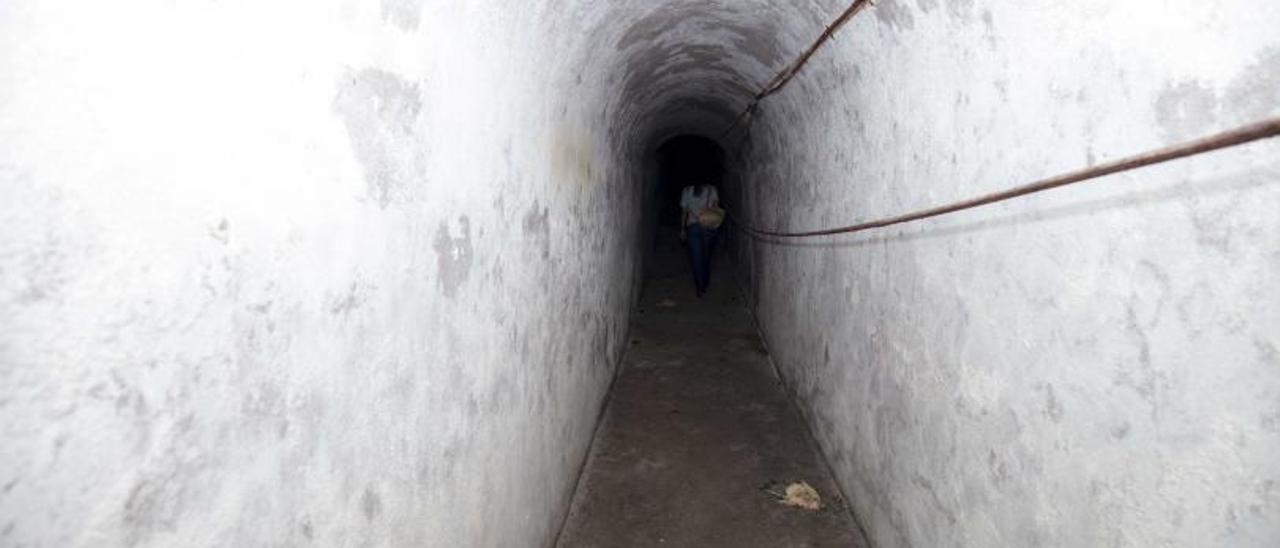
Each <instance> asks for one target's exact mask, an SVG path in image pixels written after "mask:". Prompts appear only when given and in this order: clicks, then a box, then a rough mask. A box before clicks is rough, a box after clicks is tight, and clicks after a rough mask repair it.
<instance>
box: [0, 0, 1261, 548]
mask: <svg viewBox="0 0 1280 548" xmlns="http://www.w3.org/2000/svg"><path fill="white" fill-rule="evenodd" d="M1271 4H1272V3H1268V2H1265V1H1263V0H1236V1H1210V2H1192V1H1190V0H1186V1H1183V0H1179V1H1178V2H1174V3H1167V2H1155V1H1154V0H1143V1H1136V2H1123V3H1115V2H1103V1H1092V0H1091V1H1089V2H1086V3H1083V4H1081V3H1075V4H1061V3H1048V2H1041V3H1022V4H1017V5H1008V4H1002V3H998V2H978V1H976V0H955V1H948V2H939V1H936V0H929V1H926V0H920V1H918V2H915V3H907V2H903V1H898V0H881V1H880V2H877V5H876V7H874V8H872V9H871V10H870V11H868V12H867V13H865V14H863V15H861V16H859V19H858V20H856V21H855V22H854V23H853V24H851V25H850V26H849V27H847V28H846V29H845V30H843V31H841V33H840V35H839V37H838V38H837V39H836V40H835V41H834V42H832V43H831V45H830V46H828V47H827V48H826V49H824V50H823V51H822V52H821V53H819V55H818V56H817V57H816V58H815V60H814V62H813V63H811V64H810V65H809V66H808V67H806V69H805V71H804V72H803V73H802V75H801V77H800V78H799V79H797V80H796V81H795V83H794V84H793V85H792V86H791V87H789V88H787V90H785V91H784V92H783V93H782V94H780V95H778V96H776V97H772V98H770V99H768V101H767V102H766V103H765V105H764V111H763V114H762V117H761V118H760V119H758V120H757V121H756V122H755V123H754V124H753V125H752V126H751V130H750V133H749V134H747V133H744V132H735V133H733V134H731V135H729V136H728V138H727V139H726V141H725V144H726V147H727V148H728V149H729V150H730V151H731V152H733V153H735V154H736V157H737V158H738V160H739V161H738V162H737V163H736V164H733V165H730V166H729V169H730V174H729V179H730V181H734V182H737V181H741V186H734V185H726V186H727V187H730V188H726V189H725V196H726V201H727V203H728V205H729V206H730V207H731V208H732V209H734V211H735V212H736V213H737V214H739V215H741V217H742V219H743V220H745V221H747V222H750V223H753V224H757V225H761V226H770V227H784V228H805V227H811V226H817V225H826V224H830V223H837V222H843V221H847V220H850V219H862V218H866V217H868V216H874V215H879V214H883V213H886V212H892V211H899V210H902V209H907V208H913V207H919V206H923V205H927V204H932V203H936V202H939V201H943V200H948V199H953V198H959V197H965V196H969V195H972V194H974V193H976V192H981V191H985V190H991V189H995V188H999V187H1002V186H1004V185H1006V184H1009V183H1013V182H1018V181H1022V180H1025V179H1028V178H1033V177H1038V176H1042V175H1045V174H1049V173H1054V172H1057V171H1061V170H1064V169H1070V168H1074V167H1077V166H1079V165H1081V164H1083V163H1088V162H1090V161H1095V160H1100V159H1105V158H1107V157H1110V156H1111V155H1113V154H1121V153H1125V152H1129V151H1133V150H1138V149H1142V148H1146V147H1151V146H1156V145H1159V144H1162V143H1165V142H1168V141H1170V140H1176V139H1179V138H1184V137H1189V136H1193V135H1197V134H1199V133H1201V132H1204V131H1209V130H1212V129H1215V128H1218V127H1222V126H1225V125H1230V124H1233V123H1237V122H1243V121H1248V120H1250V119H1253V118H1255V117H1258V116H1262V115H1264V114H1267V113H1275V112H1276V111H1277V107H1276V105H1277V103H1280V101H1278V100H1277V99H1278V98H1277V96H1276V93H1277V92H1276V90H1277V89H1280V85H1277V81H1278V80H1280V74H1278V72H1280V66H1278V65H1277V63H1280V61H1278V59H1280V57H1278V55H1280V54H1278V53H1277V52H1280V42H1277V39H1276V38H1274V37H1273V36H1272V35H1273V34H1274V33H1272V32H1271V30H1270V29H1272V28H1274V27H1276V26H1278V25H1277V24H1273V23H1280V13H1277V7H1275V6H1273V5H1271ZM844 5H845V4H844V3H843V2H842V1H837V0H821V1H814V2H789V3H779V2H773V1H771V0H733V1H729V0H664V1H660V2H659V1H653V0H619V1H611V2H591V1H587V0H582V1H577V2H573V1H567V2H554V3H553V2H519V3H514V2H504V3H495V2H481V1H469V2H445V1H429V2H424V1H422V0H382V1H381V2H377V3H374V2H354V1H349V0H321V1H308V2H303V1H300V0H286V1H284V2H271V3H269V5H264V4H262V3H251V2H241V1H230V2H218V3H173V2H161V1H159V0H127V1H124V2H113V3H104V4H103V5H101V6H99V5H95V4H93V3H90V2H71V1H68V0H41V1H36V0H11V1H9V2H6V3H4V5H3V7H2V8H0V143H3V145H0V223H3V224H2V225H0V226H3V227H4V229H3V230H2V231H0V436H3V439H4V440H5V443H3V444H0V545H24V544H27V545H49V546H54V545H57V546H62V545H81V546H98V545H151V546H171V545H195V546H223V545H258V544H272V543H274V544H283V545H302V544H308V543H314V544H317V545H437V546H536V545H542V544H546V543H548V542H549V541H550V540H551V538H552V536H553V534H554V531H555V528H556V526H557V525H558V522H559V518H560V516H561V515H562V513H563V511H564V509H565V503H566V502H567V497H568V494H569V490H570V488H571V487H572V483H573V480H574V477H575V473H576V469H577V466H578V464H579V462H580V459H581V456H582V455H583V451H584V450H585V448H586V444H587V442H588V441H589V436H590V432H591V428H592V426H593V424H594V420H595V417H596V412H597V410H598V408H599V405H600V403H601V401H602V398H603V396H604V390H605V388H606V386H607V384H608V381H609V379H610V377H611V375H612V373H613V365H614V364H615V363H616V361H617V358H618V356H619V353H620V352H621V350H622V347H623V345H624V341H625V333H626V318H627V315H628V312H629V310H630V305H631V303H632V302H633V300H634V297H635V288H636V287H637V283H636V282H637V278H636V273H637V271H638V268H639V266H640V264H639V263H640V259H639V257H640V256H641V255H640V248H641V242H642V240H643V239H644V232H645V231H644V230H643V229H642V227H643V226H645V225H644V224H642V223H641V222H640V218H639V217H638V215H639V212H642V211H648V210H650V206H652V204H645V203H644V201H645V200H646V199H647V198H645V197H646V196H652V194H651V193H649V192H647V191H646V189H645V188H644V186H643V183H644V182H645V180H644V179H645V176H644V169H645V161H646V155H647V154H650V153H652V151H653V150H655V149H656V147H657V145H658V144H659V143H660V142H661V141H662V139H663V138H665V137H667V136H671V135H676V134H680V133H701V134H704V135H707V136H710V137H713V138H718V137H720V136H721V135H722V134H723V131H724V128H725V127H726V126H728V125H729V124H730V122H731V121H732V119H733V116H734V115H735V114H736V113H737V112H738V111H739V110H740V109H741V108H742V107H743V106H744V105H745V104H746V101H747V99H748V98H749V97H750V95H751V94H752V93H754V92H755V91H756V90H757V89H759V86H760V85H761V84H762V83H763V82H764V81H765V80H767V79H768V78H769V77H770V76H772V74H773V73H774V72H775V71H776V70H778V69H779V68H780V67H782V66H783V65H784V64H785V63H787V62H789V61H790V59H791V58H792V57H793V56H794V55H795V53H797V52H799V51H800V50H801V49H802V48H803V47H804V46H805V45H806V44H807V43H808V41H809V40H811V39H812V38H813V37H814V36H815V35H816V34H817V33H818V32H820V31H821V29H822V27H823V25H825V24H826V22H827V21H829V20H830V18H831V17H833V16H834V15H835V14H836V13H838V12H839V11H840V10H841V9H843V7H844ZM1277 152H1278V149H1277V147H1276V145H1275V144H1261V145H1254V146H1251V147H1248V148H1246V149H1241V150H1237V151H1231V152H1224V153H1220V154H1216V155H1213V156H1209V157H1205V158H1201V159H1197V160H1192V161H1187V162H1181V163H1178V164H1176V165H1171V166H1167V167H1163V168H1158V169H1151V170H1146V171H1142V172H1139V173H1134V174H1131V175H1124V176H1119V177H1115V178H1113V179H1112V182H1114V183H1120V184H1118V185H1117V184H1112V185H1092V186H1087V187H1081V188H1075V189H1070V190H1064V191H1060V192H1056V193H1053V194H1048V195H1043V196H1037V197H1032V198H1029V199H1026V200H1022V201H1019V202H1016V203H1010V204H1006V205H1001V206H997V207H994V208H990V209H987V210H983V211H978V212H972V213H966V214H963V215H958V216H954V217H949V218H946V219H939V220H936V221H930V222H926V223H921V224H917V225H912V226H908V227H902V228H898V229H892V230H888V231H882V232H878V233H873V234H869V235H865V236H858V237H852V238H840V239H826V240H819V241H815V242H806V243H804V244H801V245H775V244H757V245H753V246H750V247H746V246H744V247H742V248H741V249H742V254H741V255H740V257H739V258H740V264H741V265H742V268H743V270H742V272H743V279H744V281H746V284H747V286H748V287H749V288H750V292H751V293H752V295H754V296H755V298H756V302H757V312H758V315H759V319H760V320H761V323H762V325H763V327H764V328H765V331H766V334H767V337H768V340H769V344H770V346H771V347H772V349H773V350H774V351H775V358H776V359H777V360H778V362H779V365H780V366H781V367H782V369H783V371H784V372H785V373H786V376H787V378H788V380H789V381H790V382H791V383H792V386H793V387H794V388H795V389H796V392H797V395H798V396H799V397H800V398H801V400H802V402H803V407H804V410H805V412H806V413H807V414H808V416H809V419H810V420H811V421H812V423H813V424H814V426H815V427H816V431H817V433H818V437H819V439H820V442H821V444H822V446H823V449H824V450H825V451H826V452H827V455H828V456H829V457H830V458H831V460H832V461H833V462H834V463H835V465H836V469H837V472H838V475H839V476H840V479H841V482H842V483H843V484H844V486H845V488H846V490H847V491H848V494H849V495H851V496H852V497H853V500H854V503H855V506H856V510H857V512H858V514H859V516H860V519H861V520H862V521H863V523H864V525H865V526H866V528H867V529H868V531H869V532H870V533H871V535H872V536H873V537H874V540H875V541H876V542H877V544H878V545H883V546H906V545H915V546H934V545H967V546H993V545H1034V544H1051V545H1052V544H1077V545H1099V544H1104V545H1105V544H1114V545H1129V546H1147V545H1159V544H1162V543H1166V544H1185V545H1245V546H1247V545H1266V544H1268V541H1269V540H1274V539H1275V538H1277V537H1280V523H1278V522H1280V520H1277V519H1276V518H1275V516H1276V515H1280V508H1277V506H1280V502H1278V498H1280V487H1276V485H1277V484H1276V481H1277V479H1278V476H1280V471H1278V470H1277V465H1276V464H1275V463H1277V462H1280V426H1277V425H1278V424H1280V409H1278V408H1277V405H1278V404H1277V401H1280V379H1278V378H1277V377H1278V375H1280V373H1278V371H1280V367H1278V366H1277V359H1280V358H1277V355H1280V354H1278V351H1277V350H1276V349H1277V348H1278V347H1280V340H1277V335H1276V334H1277V333H1280V317H1278V316H1277V315H1276V311H1277V310H1280V306H1277V304H1280V303H1277V295H1276V293H1275V290H1274V288H1273V287H1272V285H1274V284H1271V283H1269V282H1270V281H1271V280H1274V279H1276V277H1277V274H1278V273H1277V269H1278V263H1280V255H1277V254H1276V251H1275V250H1276V249H1280V241H1278V240H1277V238H1280V237H1278V236H1277V234H1280V226H1277V222H1278V221H1277V217H1276V216H1275V214H1274V212H1275V211H1276V209H1277V206H1278V205H1280V203H1278V202H1280V194H1278V192H1280V191H1278V190H1277V189H1278V188H1280V186H1277V184H1275V183H1276V179H1277V176H1278V175H1277V172H1278V171H1280V164H1278V163H1277V160H1276V158H1280V154H1277ZM650 159H651V158H650Z"/></svg>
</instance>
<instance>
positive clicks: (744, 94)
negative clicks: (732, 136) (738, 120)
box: [584, 0, 839, 148]
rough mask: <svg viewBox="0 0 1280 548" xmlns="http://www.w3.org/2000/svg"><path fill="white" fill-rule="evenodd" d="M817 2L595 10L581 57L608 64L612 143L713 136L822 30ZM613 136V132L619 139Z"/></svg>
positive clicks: (671, 1) (677, 2)
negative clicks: (614, 140) (600, 59)
mask: <svg viewBox="0 0 1280 548" xmlns="http://www.w3.org/2000/svg"><path fill="white" fill-rule="evenodd" d="M823 4H825V3H820V2H803V3H776V2H768V1H759V0H752V1H733V2H730V1H715V2H707V1H697V2H694V1H690V0H667V1H663V2H632V3H630V4H616V3H601V4H598V5H596V6H592V7H591V8H589V9H591V10H600V11H599V12H598V13H597V14H596V15H597V18H595V19H594V20H595V21H596V22H597V23H596V26H595V29H594V32H593V33H592V36H591V39H590V40H588V41H587V42H588V43H587V44H586V51H585V52H584V55H585V56H586V57H587V58H594V57H597V56H604V57H608V58H609V64H610V67H609V70H610V71H611V72H612V74H613V75H614V78H613V79H612V81H613V84H614V86H613V88H612V89H611V90H610V91H609V93H611V94H613V95H612V96H611V97H610V99H609V101H610V102H611V103H612V104H613V105H614V106H615V108H614V109H613V113H614V114H613V116H614V120H613V123H614V125H615V126H614V130H615V137H623V138H624V139H626V140H627V141H628V142H630V143H632V144H636V145H640V146H642V147H646V148H651V147H653V146H656V145H657V143H658V142H660V141H662V140H663V139H664V138H666V137H669V136H672V135H676V134H685V133H693V134H702V135H707V136H709V137H712V138H715V137H718V136H719V134H720V133H721V131H722V130H723V129H724V128H725V127H727V126H728V125H729V124H731V123H732V122H733V119H734V118H735V117H736V116H737V115H738V113H739V112H740V111H741V110H742V109H743V108H744V107H745V106H746V104H747V102H748V101H749V100H750V98H751V96H752V95H754V94H755V93H756V92H757V91H759V89H760V87H761V86H762V85H763V84H764V83H765V82H766V81H767V80H768V79H769V78H771V77H773V75H774V74H776V73H777V71H778V70H780V69H781V68H782V67H783V66H785V65H786V64H787V63H788V62H790V60H791V59H792V58H793V57H794V56H795V54H796V53H798V52H799V51H800V50H801V49H802V48H803V47H804V44H806V43H807V42H808V41H809V40H811V39H812V38H813V36H815V35H816V34H817V33H818V32H820V31H821V29H822V26H823V24H824V22H825V21H826V19H827V18H828V17H830V14H831V13H835V12H838V9H839V6H836V5H834V4H833V5H831V6H826V5H823ZM619 132H621V134H619Z"/></svg>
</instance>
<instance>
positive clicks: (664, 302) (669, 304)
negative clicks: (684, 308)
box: [658, 299, 676, 308]
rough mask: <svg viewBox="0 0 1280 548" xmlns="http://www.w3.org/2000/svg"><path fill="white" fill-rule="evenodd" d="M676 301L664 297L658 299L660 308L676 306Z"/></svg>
mask: <svg viewBox="0 0 1280 548" xmlns="http://www.w3.org/2000/svg"><path fill="white" fill-rule="evenodd" d="M675 307H676V302H675V301H673V300H671V299H662V300H661V301H658V308H675Z"/></svg>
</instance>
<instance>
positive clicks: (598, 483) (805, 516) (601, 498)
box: [558, 232, 866, 548]
mask: <svg viewBox="0 0 1280 548" xmlns="http://www.w3.org/2000/svg"><path fill="white" fill-rule="evenodd" d="M658 243H659V251H658V252H657V254H656V255H655V258H654V260H653V261H652V263H651V267H650V269H649V270H650V274H649V275H648V276H647V277H646V280H645V284H644V290H643V293H642V296H641V305H640V307H639V310H638V312H637V316H636V317H635V319H634V320H633V322H632V335H631V340H630V345H631V346H630V349H629V350H628V351H627V354H626V358H625V359H624V360H623V365H622V370H621V371H620V372H619V374H618V379H617V380H616V381H615V382H614V386H613V391H612V394H611V396H610V400H609V403H608V406H607V407H606V409H605V414H604V417H603V418H602V424H601V426H600V430H599V431H598V433H597V434H596V439H595V442H594V444H593V445H592V449H591V455H590V457H589V460H588V462H587V466H586V468H585V470H584V471H583V474H582V477H581V479H580V480H579V484H578V491H577V494H576V495H575V496H574V502H573V505H572V507H571V510H570V513H569V518H568V521H567V522H566V523H565V527H564V529H563V530H562V531H561V533H560V539H559V543H558V546H560V547H561V548H582V547H604V546H611V547H623V546H635V547H642V546H644V547H648V546H703V547H719V546H722V547H726V548H728V547H735V548H736V547H744V548H745V547H752V546H758V547H762V548H764V547H769V548H782V547H802V546H804V547H819V546H866V544H865V543H864V542H863V541H862V540H861V537H860V536H859V535H858V533H857V530H856V525H855V524H854V523H853V521H852V520H851V517H850V515H849V513H848V510H847V508H846V506H845V504H844V502H843V500H841V498H840V495H839V491H838V489H837V488H836V486H835V483H834V481H833V479H832V478H831V475H830V473H829V472H828V470H827V468H826V465H825V464H823V462H822V460H821V457H820V456H819V455H818V453H817V451H816V448H815V447H814V446H813V444H812V441H810V438H809V434H808V431H807V430H806V426H805V424H804V422H803V421H802V420H801V419H800V416H799V414H797V413H796V410H795V407H794V406H793V405H792V403H791V400H790V399H789V398H788V396H787V394H786V391H784V390H783V389H782V387H781V381H779V379H778V377H777V375H776V374H775V373H774V371H773V369H772V365H770V363H769V360H768V357H767V354H766V351H765V348H764V346H763V345H762V344H761V342H760V338H759V336H758V335H757V334H756V332H755V327H754V325H753V324H752V322H751V319H750V316H749V315H748V313H747V310H746V308H744V307H743V305H742V301H741V298H740V294H739V292H738V288H737V287H735V286H734V285H733V281H732V278H731V276H730V274H729V273H728V272H725V269H724V268H723V266H727V261H726V262H725V263H724V265H723V266H721V267H720V269H719V271H718V272H713V274H714V275H713V281H712V285H711V290H710V291H709V292H708V293H707V295H706V296H704V297H703V298H702V299H697V298H695V297H694V295H693V283H692V281H691V280H690V275H689V268H688V265H687V261H686V260H685V258H684V257H683V255H682V253H683V249H682V248H681V247H679V246H678V245H676V244H677V242H676V241H675V233H674V232H671V233H668V234H666V235H665V237H664V238H662V239H660V240H659V242H658ZM798 481H807V482H808V483H809V484H811V485H813V486H814V487H815V488H816V490H817V491H818V493H819V495H820V496H821V498H822V501H823V503H824V506H823V507H822V508H821V509H820V510H818V511H810V510H805V509H801V508H797V507H794V506H786V505H783V504H782V503H781V502H779V501H778V500H777V499H776V498H775V496H773V495H771V494H769V492H770V491H772V492H779V491H782V490H783V489H784V487H785V486H786V485H787V484H789V483H792V482H798Z"/></svg>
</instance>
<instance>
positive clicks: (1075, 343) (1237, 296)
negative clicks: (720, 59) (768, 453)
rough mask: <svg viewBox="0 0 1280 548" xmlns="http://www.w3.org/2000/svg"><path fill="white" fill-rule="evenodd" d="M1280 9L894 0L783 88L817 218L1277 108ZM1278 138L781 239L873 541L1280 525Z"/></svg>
mask: <svg viewBox="0 0 1280 548" xmlns="http://www.w3.org/2000/svg"><path fill="white" fill-rule="evenodd" d="M1277 28H1280V4H1276V3H1275V2H1268V1H1258V0H1234V1H1209V2H1204V1H1175V2H1165V1H1159V2H1157V1H1133V2H1109V1H1086V2H1074V3H1065V2H1047V1H1046V2H1041V1H1035V2H1013V3H1010V2H984V1H958V2H942V3H939V2H936V1H920V2H914V3H910V2H903V1H898V0H882V1H880V2H877V4H876V6H875V7H874V8H873V9H871V10H870V11H868V12H867V13H865V14H863V15H861V16H859V18H858V19H856V20H855V21H854V22H853V23H851V24H850V25H849V26H848V27H846V28H845V29H844V30H842V31H841V32H840V33H839V35H838V37H837V39H836V40H835V41H834V42H832V43H831V44H830V45H829V46H828V47H827V48H825V49H824V50H823V51H822V52H821V53H820V54H819V55H818V56H817V57H816V58H815V59H814V61H813V62H812V63H810V64H809V66H808V67H807V68H806V69H805V72H804V73H803V74H802V76H801V77H800V78H799V79H797V80H796V81H795V82H794V83H793V84H792V85H791V87H789V88H787V90H786V91H784V92H783V93H782V94H780V95H779V96H776V97H773V98H770V99H769V100H767V102H766V105H765V108H764V114H763V118H762V119H761V120H759V121H758V122H757V126H756V128H755V130H754V131H753V134H752V138H751V139H750V140H749V141H748V142H747V144H746V145H744V149H743V150H742V151H741V153H740V156H739V157H740V158H741V159H742V161H743V162H744V165H743V166H742V167H741V169H742V171H743V172H744V173H746V174H747V177H748V179H749V183H748V184H747V186H746V187H744V189H743V193H744V195H745V196H746V197H747V198H749V199H750V201H751V203H750V204H749V207H748V208H747V209H748V211H749V214H748V215H749V217H750V219H752V221H753V222H755V223H756V224H758V225H760V226H765V227H777V228H784V229H804V228H816V227H820V226H831V225H838V224H844V223H848V222H853V221H859V220H865V219H869V218H872V217H876V216H881V215H887V214H892V213H898V212H904V211H907V210H911V209H916V208H922V207H925V206H930V205H935V204H940V203H943V202H947V201H951V200H956V199H960V198H967V197H970V196H974V195H977V194H979V193H984V192H989V191H994V190H997V189H1000V188H1004V187H1006V186H1010V185H1012V184H1015V183H1021V182H1026V181H1030V180H1033V179H1036V178H1040V177H1044V176H1048V175H1053V174H1057V173H1060V172H1065V171H1068V170H1073V169H1076V168H1078V167H1082V166H1085V165H1088V164H1090V163H1093V162H1096V161H1102V160H1105V159H1109V158H1114V157H1117V156H1119V155H1126V154H1132V153H1135V152H1139V151H1142V150H1145V149H1150V148H1155V147H1159V146H1162V145H1164V144H1167V143H1171V142H1174V141H1178V140H1184V139H1189V138H1193V137H1198V136H1201V135H1204V134H1207V133H1210V132H1213V131H1218V130H1221V129H1226V128H1229V127H1232V126H1234V125H1238V124H1243V123H1246V122H1251V121H1255V120H1259V119H1261V118H1263V117H1266V116H1275V115H1277V114H1280V34H1278V33H1276V31H1275V29H1277ZM1278 211H1280V142H1276V141H1273V142H1268V143H1259V144H1254V145H1250V146H1247V147H1243V148H1240V149H1237V150H1231V151H1224V152H1220V153H1215V154H1211V155H1206V156H1203V157H1200V158H1196V159H1191V160H1186V161H1180V162H1176V163H1172V164H1168V165H1165V166H1162V167H1157V168H1151V169H1145V170H1141V171H1136V172H1131V173H1128V174H1124V175H1118V176H1113V177H1109V178H1107V179H1104V180H1101V181H1097V182H1095V183H1089V184H1086V185H1084V186H1077V187H1071V188H1068V189H1062V190H1058V191H1054V192H1051V193H1046V194H1041V195H1037V196H1033V197H1029V198H1026V199H1021V200H1018V201H1015V202H1009V203H1005V204H1001V205H997V206H993V207H989V208H985V209H981V210H975V211H971V212H965V213H961V214H956V215H952V216H948V217H943V218H938V219H934V220H928V221H924V222H920V223H916V224H911V225H905V226H900V227H893V228H889V229H885V230H880V231H876V232H871V233H866V234H863V235H856V236H848V237H831V238H823V239H818V240H810V241H805V242H803V243H800V244H798V245H775V244H763V245H757V246H754V247H753V249H752V250H751V252H750V253H749V254H748V256H749V257H750V265H751V266H750V267H749V270H748V272H747V276H746V278H747V279H749V280H750V281H751V285H752V287H754V288H755V291H756V295H757V299H758V306H757V312H758V316H759V318H760V320H761V322H762V324H763V327H764V331H765V333H766V334H767V339H768V344H769V346H770V348H771V350H773V352H774V359H775V360H776V361H777V362H778V364H779V365H780V366H781V368H782V370H783V371H784V373H785V376H786V377H787V378H788V381H789V382H790V383H791V385H792V386H793V388H794V390H795V392H796V394H797V396H798V398H799V399H800V401H801V402H802V406H803V409H804V411H805V413H806V414H807V415H808V418H809V420H810V421H811V423H812V424H813V426H814V428H815V430H816V432H817V437H818V438H819V440H820V443H821V445H822V447H823V450H824V451H825V452H826V454H827V455H828V456H829V457H830V458H831V460H832V462H833V464H834V467H835V469H836V472H837V474H838V476H839V478H840V481H841V483H842V485H843V486H844V487H845V489H846V491H847V493H848V495H849V496H850V497H851V499H852V500H853V502H854V509H855V511H856V513H857V514H858V516H859V520H860V521H861V522H862V523H863V525H864V526H865V528H866V529H867V531H868V532H869V534H870V536H871V538H872V541H873V542H874V543H875V544H876V545H878V546H1135V547H1136V546H1258V547H1263V546H1275V545H1276V544H1277V542H1280V351H1278V350H1277V348H1280V286H1278V285H1277V281H1278V280H1280V215H1277V212H1278Z"/></svg>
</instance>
